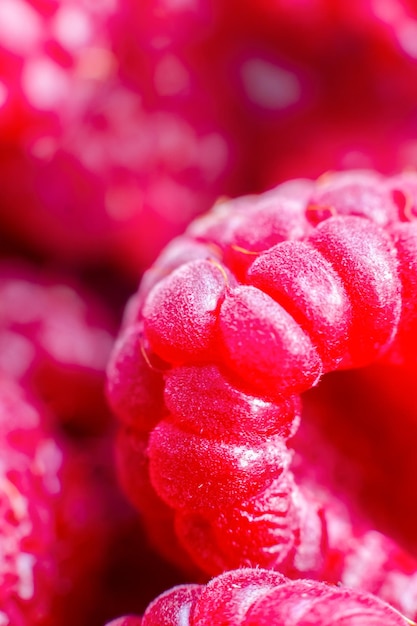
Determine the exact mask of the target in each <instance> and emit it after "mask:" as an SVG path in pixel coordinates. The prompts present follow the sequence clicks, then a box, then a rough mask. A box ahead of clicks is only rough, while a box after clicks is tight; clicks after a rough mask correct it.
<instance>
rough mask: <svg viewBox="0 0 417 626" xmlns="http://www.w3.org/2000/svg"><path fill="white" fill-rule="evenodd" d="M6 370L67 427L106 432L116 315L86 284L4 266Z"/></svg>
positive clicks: (0, 339)
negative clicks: (107, 378)
mask: <svg viewBox="0 0 417 626" xmlns="http://www.w3.org/2000/svg"><path fill="white" fill-rule="evenodd" d="M0 298H1V302H2V308H1V311H0V370H1V371H3V372H5V373H7V374H8V375H9V376H12V377H13V378H15V379H17V380H19V381H20V382H21V383H22V384H23V385H24V386H25V387H27V388H29V389H30V390H31V391H32V393H34V394H35V395H37V396H38V397H40V398H42V399H43V400H44V401H45V402H46V404H47V405H48V407H49V409H50V410H51V412H52V414H53V415H55V416H57V417H58V418H59V421H60V423H61V424H62V425H64V426H68V427H70V428H72V429H75V430H77V429H78V431H79V432H80V433H94V432H95V433H99V432H104V431H105V429H106V428H107V427H108V423H109V419H108V411H107V410H106V403H105V399H104V396H103V390H102V388H103V380H104V370H105V366H106V362H107V360H108V356H109V352H110V349H111V346H112V343H113V334H114V330H113V329H114V322H113V319H112V316H111V314H110V313H109V312H108V311H107V310H106V309H105V307H104V306H103V305H102V304H101V303H99V302H98V301H96V299H95V298H94V297H93V296H92V295H91V294H90V293H88V292H87V291H86V290H85V289H82V288H81V286H80V285H79V284H76V283H75V282H70V281H69V280H66V281H65V280H63V279H62V278H61V279H58V277H57V276H55V275H52V274H51V273H50V274H48V273H47V272H39V271H36V270H35V269H33V268H30V267H28V266H23V265H22V266H19V265H16V264H15V265H12V264H8V263H6V262H3V264H2V265H0Z"/></svg>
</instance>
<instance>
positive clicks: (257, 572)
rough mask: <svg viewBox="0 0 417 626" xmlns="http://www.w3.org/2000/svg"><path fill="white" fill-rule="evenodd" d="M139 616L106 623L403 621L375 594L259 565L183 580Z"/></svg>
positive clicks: (370, 624)
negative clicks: (204, 580)
mask: <svg viewBox="0 0 417 626" xmlns="http://www.w3.org/2000/svg"><path fill="white" fill-rule="evenodd" d="M137 619H139V620H140V618H135V617H126V618H120V620H115V621H114V622H111V624H108V625H107V626H137V624H138V623H139V624H141V625H142V626H180V624H181V626H208V625H209V624H213V623H216V624H223V625H224V626H264V625H265V626H266V625H267V624H276V625H277V626H292V625H294V626H330V625H331V624H335V623H338V624H339V623H340V624H344V625H346V626H377V625H378V624H386V625H387V626H406V624H410V623H411V622H409V621H408V620H406V619H405V618H404V617H403V616H401V615H400V614H399V613H398V612H397V611H395V610H394V609H393V608H392V607H390V606H389V605H388V604H385V603H384V602H381V600H379V599H378V598H376V597H375V596H372V595H371V594H366V593H363V592H359V591H355V590H353V589H349V588H347V587H335V586H331V585H327V584H325V583H320V582H316V581H312V580H307V579H304V580H297V581H292V580H289V579H286V578H285V577H284V576H281V575H280V574H277V573H275V572H271V571H268V570H262V569H250V568H245V569H238V570H231V571H229V572H226V573H225V574H222V575H220V576H218V577H217V578H213V579H212V580H211V581H210V582H209V583H208V584H207V585H182V586H178V587H174V588H173V589H170V590H169V591H166V592H165V593H163V594H162V595H160V596H159V597H158V598H156V599H155V600H154V601H153V602H152V603H151V604H150V605H149V606H148V608H147V609H146V611H145V613H144V615H143V617H142V621H139V622H137V621H136V620H137Z"/></svg>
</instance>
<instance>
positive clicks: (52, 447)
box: [0, 375, 103, 626]
mask: <svg viewBox="0 0 417 626" xmlns="http://www.w3.org/2000/svg"><path fill="white" fill-rule="evenodd" d="M0 405H1V406H0V408H1V410H0V415H1V424H0V441H1V449H2V470H1V476H0V480H1V484H2V488H1V498H0V506H1V510H2V515H1V519H2V523H1V529H0V545H1V552H2V555H3V556H2V559H1V565H0V617H1V618H2V620H3V621H4V623H5V624H6V623H7V624H9V623H10V624H13V625H16V626H29V625H30V626H35V625H36V626H49V625H51V626H52V624H56V623H59V624H63V625H64V624H67V623H68V624H70V623H73V621H72V620H73V619H75V620H76V621H78V620H79V619H81V615H80V611H79V607H78V609H77V608H75V605H77V603H78V602H81V600H82V594H80V590H81V589H83V593H85V594H86V596H88V594H91V592H92V590H93V587H94V585H93V584H92V582H91V581H92V580H94V577H93V578H91V576H92V573H93V571H94V570H93V569H92V566H93V563H94V564H95V566H97V562H98V555H99V553H100V552H101V551H102V548H103V544H102V543H101V536H102V530H101V528H100V523H99V519H100V516H99V514H98V511H97V512H95V513H94V514H93V516H91V514H90V513H88V507H89V506H93V507H94V506H96V504H97V499H96V497H95V495H94V492H93V491H91V490H90V489H89V486H88V485H87V483H86V480H85V475H84V474H83V472H82V471H80V469H81V468H80V467H79V466H78V465H77V463H76V462H74V458H73V455H70V454H69V451H68V449H67V447H66V446H65V444H62V442H60V441H59V440H57V439H56V438H53V437H52V436H51V434H49V433H48V431H47V429H46V428H45V422H46V418H45V415H44V414H43V411H42V408H41V407H38V406H37V405H36V403H35V402H33V400H31V399H30V398H29V397H28V396H27V395H26V394H25V393H24V392H23V390H22V389H21V388H20V387H19V386H18V385H17V384H16V383H14V382H12V381H11V380H8V379H7V378H5V377H4V376H3V375H2V376H1V379H0ZM91 517H94V524H91V522H92V520H91ZM93 528H94V531H93ZM93 537H94V540H93V541H92V538H93ZM87 545H88V550H87V549H86V547H87ZM75 555H77V557H76V558H75ZM101 558H102V557H101ZM69 598H71V601H69ZM75 600H76V602H75V605H74V601H75ZM85 608H86V607H85ZM67 620H68V621H67Z"/></svg>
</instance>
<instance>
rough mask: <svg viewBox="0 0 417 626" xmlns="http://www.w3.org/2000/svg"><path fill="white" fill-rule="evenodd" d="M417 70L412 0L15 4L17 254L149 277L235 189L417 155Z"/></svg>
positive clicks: (10, 147) (12, 92)
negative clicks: (167, 250)
mask: <svg viewBox="0 0 417 626" xmlns="http://www.w3.org/2000/svg"><path fill="white" fill-rule="evenodd" d="M416 76H417V8H416V7H415V6H413V2H408V1H406V0H360V1H359V0H352V1H351V2H348V3H346V2H342V1H341V0H304V1H301V0H297V1H288V0H256V1H255V0H239V1H237V0H228V1H227V2H224V1H222V0H141V1H140V2H138V1H136V0H94V1H93V0H61V1H59V2H58V0H2V1H1V3H0V228H1V234H2V238H3V246H2V249H3V250H5V251H6V250H7V251H11V252H15V251H19V253H22V254H24V255H31V256H32V257H33V258H34V259H36V260H38V261H39V260H40V261H43V262H45V261H46V262H53V263H54V264H60V265H61V266H63V267H64V268H66V269H67V268H69V269H71V270H73V269H74V268H76V270H77V271H79V270H82V271H88V272H89V273H90V274H91V275H93V276H94V279H95V280H98V273H100V271H103V268H105V270H106V281H105V282H107V281H108V277H109V273H108V272H111V273H116V274H117V276H118V278H119V280H122V279H125V280H127V281H129V280H130V281H132V280H133V281H136V280H137V279H138V277H139V276H140V274H141V272H142V270H143V268H144V267H146V266H147V265H148V264H149V263H150V262H151V261H152V260H154V258H155V256H156V255H157V252H158V251H159V250H160V248H161V246H162V245H163V244H165V243H166V242H167V241H168V240H169V239H170V238H171V237H173V236H174V235H175V234H178V233H180V232H182V231H183V229H184V228H185V226H186V224H187V223H188V222H189V220H190V219H191V218H192V217H193V216H195V215H197V214H198V213H201V212H202V211H205V210H207V209H208V208H209V206H210V205H211V204H212V203H213V202H214V201H216V199H217V198H219V197H221V196H224V195H226V196H230V195H232V196H234V195H238V194H242V193H252V192H258V191H261V190H264V189H266V188H269V187H271V186H273V185H275V184H277V183H279V182H280V181H282V180H285V179H286V178H290V177H300V176H301V177H302V176H308V177H312V176H313V177H316V176H319V175H320V174H322V173H323V172H325V171H326V170H329V169H345V168H369V167H374V168H376V169H378V170H380V171H382V172H383V173H392V172H396V171H398V170H401V169H403V168H409V167H414V165H415V164H416V163H417V112H416V105H417V80H416ZM121 277H123V278H121Z"/></svg>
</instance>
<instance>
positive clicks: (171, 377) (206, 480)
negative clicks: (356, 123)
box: [108, 172, 417, 615]
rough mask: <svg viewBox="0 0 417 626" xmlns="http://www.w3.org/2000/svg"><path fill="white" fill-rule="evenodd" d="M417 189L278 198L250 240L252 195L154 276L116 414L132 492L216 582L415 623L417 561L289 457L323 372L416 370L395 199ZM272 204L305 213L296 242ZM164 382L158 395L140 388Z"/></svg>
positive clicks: (116, 366)
mask: <svg viewBox="0 0 417 626" xmlns="http://www.w3.org/2000/svg"><path fill="white" fill-rule="evenodd" d="M403 185H404V186H403ZM394 187H395V189H394ZM409 187H410V181H408V182H407V184H406V179H402V178H398V179H397V178H396V179H392V180H390V179H383V178H382V177H380V176H378V175H377V174H372V173H362V172H359V173H350V174H343V175H334V176H329V177H328V178H326V179H323V180H320V181H318V182H317V183H316V184H313V183H306V184H298V183H292V184H286V185H283V187H282V188H280V187H278V188H277V190H276V191H275V192H268V194H267V195H266V197H267V199H268V205H267V206H268V207H269V208H268V214H269V215H270V218H269V219H267V218H266V217H265V219H264V221H262V222H261V227H260V228H256V227H254V228H253V230H252V237H249V233H250V227H251V224H252V223H253V224H256V216H257V214H258V212H259V210H263V208H264V207H265V206H266V205H265V202H264V201H263V199H262V197H261V199H253V206H252V207H251V208H250V209H248V210H247V211H246V212H245V214H244V215H243V214H241V207H242V205H244V204H245V203H247V204H249V203H250V202H251V199H247V200H238V201H236V212H235V211H234V202H233V201H232V202H229V203H227V204H226V206H225V207H224V208H221V207H220V208H218V207H216V208H215V209H214V211H213V212H212V213H211V214H209V215H208V216H206V217H203V218H201V219H200V220H199V221H197V222H196V223H195V224H192V225H191V226H190V227H189V229H188V231H187V233H186V234H185V235H184V237H183V238H182V239H180V240H178V241H177V242H176V243H174V244H172V245H171V248H170V249H171V250H173V249H176V250H178V248H179V246H180V244H181V241H182V242H183V244H184V250H183V254H182V255H178V254H176V255H174V256H172V254H171V253H163V254H162V256H161V271H159V265H158V262H157V263H156V265H155V268H153V269H151V270H150V272H149V273H148V274H147V275H145V279H144V288H143V290H142V292H139V295H138V298H137V299H136V301H133V303H132V305H131V306H130V308H129V311H128V313H127V316H126V320H125V326H124V331H123V333H124V334H123V339H122V340H121V343H120V344H119V345H118V347H116V349H115V352H114V354H113V357H112V360H111V363H110V366H109V370H108V374H109V387H108V389H109V398H110V402H111V403H112V404H113V408H114V410H115V411H116V413H119V414H120V417H121V418H122V419H123V421H124V422H125V423H127V425H128V428H127V429H126V430H125V433H124V435H123V436H122V439H121V441H122V442H123V443H122V447H120V450H119V464H120V467H121V474H122V477H123V484H124V488H125V489H126V491H127V493H128V494H129V496H130V498H131V499H132V500H133V501H134V502H135V503H136V505H137V506H138V507H139V508H140V509H142V510H143V512H144V515H145V517H147V518H148V519H149V516H150V512H149V507H150V502H152V501H153V502H154V503H158V502H159V503H160V504H157V505H156V509H155V510H157V511H158V513H155V517H154V519H159V520H161V523H162V520H165V523H166V521H167V520H169V514H168V513H167V512H166V506H167V505H168V510H171V516H172V517H173V523H174V528H175V533H176V536H177V538H178V540H179V543H180V544H182V545H183V546H184V547H185V548H186V550H187V552H188V553H189V555H190V556H191V557H192V558H193V559H194V561H195V562H196V563H197V564H198V565H199V567H201V568H202V569H203V570H205V571H206V572H208V573H213V574H215V573H218V572H220V571H222V570H224V569H229V568H232V567H240V566H242V565H244V564H247V563H250V564H254V565H255V564H256V565H260V566H267V567H271V568H275V569H278V570H280V571H283V572H284V573H288V574H289V575H291V577H299V576H305V575H309V576H310V577H318V578H321V579H325V580H327V581H330V582H337V581H342V582H345V583H348V582H349V583H350V584H351V586H354V587H358V588H360V589H363V590H367V591H371V592H374V593H377V594H380V595H381V597H383V598H385V599H387V600H389V601H390V602H391V603H393V604H394V605H396V606H398V607H399V608H401V610H403V612H407V613H409V614H412V615H413V614H415V612H416V610H417V608H416V606H415V604H414V603H413V606H411V605H410V604H407V600H406V594H407V593H408V592H405V591H400V590H399V587H398V586H397V583H396V582H395V581H398V580H400V579H401V580H402V583H401V584H403V585H405V586H406V587H408V588H409V590H411V589H413V588H414V586H415V579H416V576H415V572H416V571H417V563H416V562H415V561H414V560H413V559H412V558H411V557H409V556H407V555H406V554H404V553H403V552H402V551H401V550H400V548H398V547H397V546H396V545H395V544H394V543H393V542H391V541H390V540H389V539H388V538H387V537H384V536H383V535H380V534H379V533H377V532H376V531H372V530H371V527H370V525H369V523H368V522H365V521H362V520H361V518H360V516H359V515H358V514H357V513H355V511H354V509H353V507H352V510H351V512H349V508H348V507H347V506H346V505H342V504H341V503H338V502H337V500H336V499H335V498H334V497H333V495H332V494H331V492H329V490H326V489H325V488H324V486H323V488H322V489H320V490H317V486H313V487H312V486H311V484H309V481H308V480H305V479H304V477H303V476H302V475H300V476H299V477H298V484H297V482H296V481H295V480H294V476H293V474H292V471H291V469H290V467H289V464H290V460H291V456H292V455H291V452H290V451H289V450H288V448H287V445H288V443H287V441H288V438H289V437H290V436H291V435H292V434H293V433H294V432H295V430H296V425H297V421H298V395H297V396H296V397H294V394H300V393H301V392H303V391H306V390H308V389H309V388H310V387H312V386H313V385H315V384H316V383H317V382H318V380H319V378H320V376H321V374H325V373H326V372H331V371H333V370H336V369H340V368H354V367H360V366H363V365H365V364H367V363H372V362H375V361H377V360H378V359H381V358H383V357H384V358H385V359H388V358H391V357H390V354H395V355H396V359H397V360H398V359H401V360H402V361H406V360H407V359H409V358H410V357H409V354H408V353H407V351H406V350H405V349H404V350H403V349H402V347H401V346H402V339H401V337H402V336H403V333H404V332H405V333H406V328H408V327H409V324H410V323H414V317H415V316H414V314H413V311H414V309H413V302H414V299H413V293H414V291H413V290H414V284H415V282H416V278H415V272H414V271H413V267H414V262H410V260H411V259H414V257H413V250H414V248H413V245H411V244H410V243H409V244H407V248H404V247H401V246H402V242H403V240H404V239H399V237H398V236H397V235H396V233H397V231H398V229H400V230H401V229H404V232H405V233H406V234H407V235H406V237H407V239H406V240H407V241H409V242H413V241H414V239H415V237H416V233H415V229H414V226H415V224H414V223H413V222H407V221H406V220H407V219H409V212H407V213H404V211H403V207H402V206H400V205H401V204H402V203H401V202H399V199H400V197H402V198H404V197H407V195H408V194H409V192H408V189H409ZM406 189H407V192H406ZM274 194H276V211H281V210H282V207H283V208H284V209H283V210H284V211H285V212H286V214H291V211H293V218H292V219H291V220H289V221H288V224H291V227H290V228H289V229H287V230H285V229H283V228H282V223H281V221H280V220H279V219H278V218H277V217H276V216H275V215H274V213H273V209H272V207H273V206H274V205H273V197H274ZM401 194H403V195H402V196H401ZM352 199H353V200H352ZM329 207H330V208H331V210H329ZM352 213H354V214H353V215H352ZM217 220H218V224H217V223H216V221H217ZM252 220H253V221H252ZM416 232H417V231H416ZM242 233H246V234H247V235H246V239H247V242H248V246H247V247H246V248H243V247H242V246H241V245H240V244H241V241H242V240H241V237H242ZM404 237H405V235H404ZM404 241H405V240H404ZM204 244H205V252H204ZM213 249H214V254H213V256H212V257H211V260H210V253H211V250H213ZM405 250H406V251H407V252H405ZM188 251H190V260H189V261H188V262H187V261H186V257H187V252H188ZM406 254H407V255H408V256H406ZM207 255H208V256H209V258H207ZM196 257H197V258H196ZM242 257H243V258H244V261H245V262H244V263H243V262H242ZM403 286H404V288H403ZM135 346H139V347H140V349H138V348H137V347H136V348H135ZM135 353H136V355H137V357H136V358H135V356H134V355H135ZM146 364H147V365H148V368H149V369H148V370H147V368H146ZM151 381H152V385H153V389H155V390H156V392H157V396H156V397H153V398H152V399H150V398H149V396H148V392H147V391H145V393H144V392H143V391H142V390H146V389H147V385H148V384H149V382H151ZM132 389H134V390H135V393H137V396H135V397H134V402H132V400H129V399H127V398H125V394H126V393H129V390H132ZM150 410H151V411H152V413H151V414H148V413H149V411H150ZM280 416H282V420H280ZM149 431H150V433H149ZM148 433H149V434H148ZM138 442H140V445H138ZM135 459H136V460H135ZM137 482H138V483H139V484H140V485H141V488H140V489H139V491H138V487H137V484H136V483H137ZM142 485H146V489H145V491H143V490H142V489H143V488H142ZM153 490H154V492H153ZM145 492H146V495H145V496H143V495H142V494H143V493H145ZM152 492H153V493H154V496H152V497H151V496H150V494H151V493H152ZM152 498H153V500H152ZM152 506H153V505H152ZM154 540H156V541H158V538H157V537H155V536H154ZM368 553H369V554H370V555H372V556H371V559H372V562H371V563H369V564H368V562H367V557H366V555H367V554H368ZM176 554H178V551H177V550H176ZM174 558H177V557H176V556H175V555H174ZM365 561H366V568H365V569H366V576H365V577H364V576H363V575H362V574H361V567H362V566H363V564H364V563H365Z"/></svg>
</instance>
